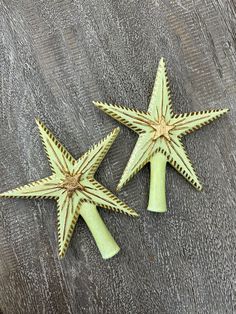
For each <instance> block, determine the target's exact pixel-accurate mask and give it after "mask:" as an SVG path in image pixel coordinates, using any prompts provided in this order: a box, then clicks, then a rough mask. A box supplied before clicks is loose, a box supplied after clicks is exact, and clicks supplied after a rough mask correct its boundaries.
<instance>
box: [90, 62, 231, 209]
mask: <svg viewBox="0 0 236 314" xmlns="http://www.w3.org/2000/svg"><path fill="white" fill-rule="evenodd" d="M94 104H95V105H96V106H97V107H98V108H100V109H102V110H103V111H105V112H106V113H107V114H108V115H110V116H111V117H113V118H114V119H116V120H118V121H119V122H121V123H123V124H124V125H126V126H127V127H129V128H130V129H132V130H133V131H135V132H136V133H138V135H139V138H138V140H137V143H136V145H135V147H134V149H133V152H132V154H131V157H130V159H129V162H128V164H127V166H126V168H125V170H124V172H123V175H122V177H121V179H120V182H119V184H118V186H117V190H120V189H121V188H122V187H123V186H124V185H125V184H126V183H127V182H128V181H129V180H130V179H131V178H132V177H133V176H134V175H135V174H136V173H137V172H138V171H139V170H140V169H142V168H143V167H144V166H145V165H146V164H147V163H148V162H150V169H151V175H150V192H149V203H148V210H150V211H153V212H165V211H166V210H167V208H166V195H165V174H166V163H167V162H169V163H170V164H171V165H172V166H173V167H174V168H175V169H176V170H177V171H178V172H179V173H180V174H182V175H183V176H184V177H185V178H186V179H187V180H188V181H189V182H190V183H191V184H192V185H193V186H195V188H197V189H198V190H201V189H202V186H201V184H200V182H199V179H198V177H197V175H196V172H195V170H194V168H193V166H192V163H191V161H190V159H189V157H188V155H187V153H186V151H185V148H184V146H183V144H182V141H181V138H182V136H183V135H185V134H188V133H191V132H193V131H195V130H197V129H199V128H201V127H202V126H204V125H206V124H208V123H210V122H211V121H213V120H215V119H217V118H219V117H220V116H222V115H223V114H224V113H226V112H227V111H228V109H213V110H206V111H200V112H190V113H183V114H174V113H173V112H172V104H171V98H170V89H169V82H168V78H167V72H166V66H165V62H164V60H163V58H162V59H161V60H160V62H159V66H158V70H157V76H156V80H155V83H154V88H153V92H152V96H151V100H150V104H149V107H148V112H143V111H139V110H136V109H131V108H125V107H122V106H118V105H108V104H106V103H102V102H94Z"/></svg>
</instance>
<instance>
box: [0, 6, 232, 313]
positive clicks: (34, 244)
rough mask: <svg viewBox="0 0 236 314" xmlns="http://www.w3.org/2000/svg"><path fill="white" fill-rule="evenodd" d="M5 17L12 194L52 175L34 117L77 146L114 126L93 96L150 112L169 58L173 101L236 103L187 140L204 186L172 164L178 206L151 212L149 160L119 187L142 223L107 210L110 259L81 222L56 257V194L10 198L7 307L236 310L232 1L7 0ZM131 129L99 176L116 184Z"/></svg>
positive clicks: (4, 263)
mask: <svg viewBox="0 0 236 314" xmlns="http://www.w3.org/2000/svg"><path fill="white" fill-rule="evenodd" d="M1 1H2V0H1ZM0 17H1V19H0V25H1V26H0V27H1V36H0V76H1V84H0V86H1V90H0V97H1V116H0V128H1V139H0V146H1V149H0V158H1V159H0V173H1V178H2V179H1V185H0V189H1V191H5V190H7V189H9V188H13V187H15V186H18V185H21V184H25V183H27V182H29V181H32V180H36V179H38V178H42V177H44V176H48V175H49V174H50V169H49V165H48V161H47V158H46V155H45V153H44V151H43V147H42V145H41V141H40V138H39V133H38V130H37V127H36V124H35V122H34V117H35V116H38V117H40V118H41V119H42V120H43V121H44V122H45V123H46V125H47V126H48V127H49V128H50V129H51V130H52V131H53V133H54V134H55V135H56V136H57V137H58V138H59V139H60V141H61V142H62V143H63V144H64V145H65V146H66V147H67V148H68V150H69V151H70V152H71V153H72V154H73V155H74V156H75V157H78V156H80V154H81V153H83V152H84V151H85V150H87V149H88V147H89V146H90V145H91V144H92V143H94V142H96V141H99V140H100V139H101V138H102V137H103V136H104V135H105V134H107V133H108V132H109V131H110V130H111V129H112V128H113V127H114V126H117V123H116V122H115V121H113V120H112V119H110V118H109V117H108V116H106V115H105V114H104V113H102V112H99V110H98V109H96V108H95V107H94V106H93V105H92V100H101V101H107V102H112V103H119V104H123V105H127V106H130V107H136V108H139V109H144V110H145V109H146V108H147V105H148V101H149V98H150V94H151V91H152V87H153V83H154V78H155V73H156V68H157V64H158V61H159V59H160V58H161V56H164V57H165V59H166V62H167V66H168V73H169V78H170V82H171V88H172V95H173V97H172V98H173V103H174V108H175V111H176V112H187V111H196V110H203V109H207V108H224V107H228V108H230V109H231V112H230V114H228V115H227V116H224V117H223V118H221V119H219V120H218V121H216V122H214V123H212V124H211V125H209V126H206V127H204V128H203V129H201V130H200V131H198V132H196V133H195V134H192V135H190V136H187V137H186V138H185V143H186V146H187V150H188V151H189V154H190V157H191V159H192V161H193V164H194V165H195V168H196V170H197V172H198V174H199V177H200V178H201V181H202V183H203V185H204V190H203V192H198V191H197V190H194V188H193V187H192V186H191V185H190V184H189V183H188V182H187V181H185V179H184V178H182V177H181V176H180V175H178V173H177V172H176V171H174V170H173V169H172V168H171V167H168V169H167V196H168V207H169V211H168V212H167V213H166V214H162V215H158V214H153V213H150V212H147V211H146V210H145V209H146V206H147V197H148V185H149V168H148V167H145V168H144V169H143V170H142V171H140V173H139V174H137V175H136V176H135V177H134V178H133V179H132V181H130V183H129V184H128V185H127V186H126V187H125V188H124V189H123V190H122V191H121V192H120V193H119V197H120V198H122V199H123V200H125V201H126V202H127V203H128V204H129V205H130V206H131V207H133V208H135V209H136V210H137V211H138V212H139V213H140V214H141V217H140V219H139V220H135V219H131V218H129V217H126V216H124V215H121V214H115V213H112V212H111V213H110V212H108V211H106V210H103V209H101V210H100V213H101V214H102V217H103V218H104V220H105V221H106V223H107V225H108V227H109V229H110V231H111V233H112V234H113V235H114V237H115V239H116V240H117V242H118V243H119V245H120V246H121V248H122V250H121V252H120V253H119V254H118V255H117V256H116V257H114V258H112V259H110V260H108V261H104V260H102V258H101V256H100V255H99V253H98V250H97V248H96V246H95V244H94V241H93V239H92V237H91V235H90V233H89V231H88V229H87V228H86V225H85V224H84V222H83V221H82V220H79V221H78V223H77V227H76V229H75V233H74V236H73V239H72V241H71V244H70V247H69V250H68V252H67V255H66V257H65V259H63V260H62V261H60V260H59V259H58V257H57V235H56V205H55V202H54V201H47V200H45V201H42V200H38V201H36V200H16V199H14V200H1V211H0V213H1V218H0V252H1V254H0V309H1V312H2V313H4V314H7V313H9V314H15V313H30V314H31V313H63V314H67V313H112V314H113V313H115V314H116V313H117V314H123V313H134V314H137V313H140V314H143V313H155V314H159V313H160V314H165V313H168V314H175V313H180V314H184V313H188V314H189V313H190V314H192V313H201V314H202V313H212V314H221V313H223V314H225V313H236V272H235V270H236V269H235V259H236V229H235V223H236V211H235V208H236V204H235V183H236V182H235V163H236V160H235V152H236V145H235V142H236V140H235V135H236V134H235V128H234V127H235V119H236V114H235V108H236V105H235V104H236V26H235V25H236V5H235V2H234V0H231V1H229V0H209V1H208V0H173V1H164V0H162V1H161V0H147V1H131V0H130V1H128V0H122V1H115V0H100V1H94V0H82V1H81V0H74V1H73V0H54V1H47V0H40V1H33V0H22V1H20V0H15V1H11V0H3V2H1V7H0ZM121 129H122V131H121V134H120V136H119V137H118V140H117V141H116V142H115V144H114V145H113V147H112V148H111V150H110V152H109V153H108V155H107V157H106V159H105V160H104V162H103V164H102V166H101V167H100V168H99V171H98V173H97V178H98V179H99V180H100V181H101V182H102V183H104V184H105V185H106V186H107V187H108V188H110V189H111V190H112V191H115V186H116V184H117V183H118V180H119V178H120V176H121V173H122V170H123V169H124V167H125V164H126V162H127V160H128V158H129V155H130V153H131V151H132V147H133V145H134V143H135V140H136V135H135V134H134V133H132V132H131V131H130V130H128V129H126V128H125V127H123V126H121Z"/></svg>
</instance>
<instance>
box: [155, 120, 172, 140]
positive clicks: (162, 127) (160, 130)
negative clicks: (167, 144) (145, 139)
mask: <svg viewBox="0 0 236 314" xmlns="http://www.w3.org/2000/svg"><path fill="white" fill-rule="evenodd" d="M151 127H152V128H153V129H154V134H153V138H152V139H153V141H156V140H157V139H158V138H159V137H162V136H163V137H165V138H166V139H167V140H168V141H170V135H169V131H170V130H172V129H173V128H174V127H175V126H174V125H169V124H167V123H166V121H165V119H164V117H161V119H160V120H157V121H155V122H153V123H152V124H151Z"/></svg>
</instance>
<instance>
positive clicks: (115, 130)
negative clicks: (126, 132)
mask: <svg viewBox="0 0 236 314" xmlns="http://www.w3.org/2000/svg"><path fill="white" fill-rule="evenodd" d="M113 132H114V133H115V134H116V135H117V134H118V133H119V132H120V128H119V127H116V128H115V129H114V130H113Z"/></svg>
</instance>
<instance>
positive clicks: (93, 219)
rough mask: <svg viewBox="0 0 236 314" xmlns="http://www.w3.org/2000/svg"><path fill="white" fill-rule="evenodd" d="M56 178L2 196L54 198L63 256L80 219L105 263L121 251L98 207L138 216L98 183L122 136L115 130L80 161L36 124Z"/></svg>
mask: <svg viewBox="0 0 236 314" xmlns="http://www.w3.org/2000/svg"><path fill="white" fill-rule="evenodd" d="M36 122H37V124H38V127H39V130H40V134H41V138H42V141H43V144H44V148H45V151H46V154H47V156H48V159H49V162H50V166H51V170H52V172H53V174H52V175H51V176H49V177H47V178H44V179H42V180H39V181H35V182H32V183H30V184H27V185H24V186H22V187H18V188H16V189H14V190H11V191H8V192H5V193H2V194H0V196H1V197H8V198H9V197H23V198H54V199H55V200H56V201H57V207H58V210H57V219H58V243H59V256H60V257H63V256H64V255H65V252H66V250H67V247H68V244H69V242H70V240H71V237H72V233H73V230H74V227H75V224H76V222H77V219H78V217H79V215H81V216H82V217H83V219H84V221H85V222H86V224H87V226H88V228H89V230H90V231H91V233H92V235H93V237H94V240H95V242H96V244H97V246H98V249H99V251H100V252H101V255H102V257H103V258H104V259H108V258H110V257H112V256H114V255H115V254H116V253H118V252H119V250H120V248H119V246H118V245H117V243H116V242H115V240H114V239H113V237H112V236H111V234H110V232H109V230H108V229H107V227H106V226H105V224H104V222H103V221H102V219H101V217H100V215H99V213H98V211H97V208H96V206H101V207H104V208H107V209H112V210H114V211H117V212H121V213H125V214H128V215H130V216H138V214H137V213H136V212H135V211H134V210H132V209H131V208H129V207H128V206H127V205H126V204H125V203H123V202H122V201H121V200H119V199H118V198H117V197H116V196H115V195H113V194H112V193H111V192H110V191H108V190H107V189H106V188H105V187H104V186H102V185H101V184H100V183H98V182H97V181H96V180H95V179H94V174H95V171H96V170H97V168H98V166H99V165H100V163H101V162H102V160H103V158H104V156H105V155H106V153H107V152H108V150H109V148H110V146H111V145H112V143H113V142H114V140H115V138H116V136H117V135H118V133H119V128H116V129H114V130H113V131H112V132H111V133H110V134H109V135H108V136H107V137H106V138H105V139H103V140H102V141H101V142H99V143H98V144H96V145H94V146H93V147H92V148H91V149H90V150H89V151H88V152H86V153H85V154H84V155H82V157H80V158H79V159H78V160H77V161H76V160H75V159H74V158H73V157H72V156H71V155H70V153H69V152H68V151H67V150H66V149H65V148H64V147H63V146H62V145H61V144H60V143H59V141H58V140H57V139H56V138H55V137H54V136H53V135H52V133H51V132H50V131H49V130H48V129H47V128H46V127H45V125H44V124H43V123H42V122H41V121H39V120H36Z"/></svg>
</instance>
